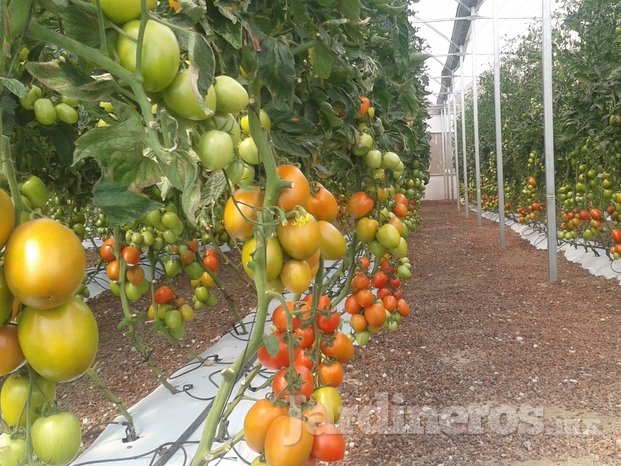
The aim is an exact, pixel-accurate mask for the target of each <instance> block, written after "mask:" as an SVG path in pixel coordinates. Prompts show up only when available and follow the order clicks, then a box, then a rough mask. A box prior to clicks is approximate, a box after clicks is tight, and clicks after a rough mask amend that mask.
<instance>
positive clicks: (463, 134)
mask: <svg viewBox="0 0 621 466" xmlns="http://www.w3.org/2000/svg"><path fill="white" fill-rule="evenodd" d="M459 68H460V70H461V150H462V152H463V156H464V158H463V161H464V163H463V167H464V199H465V203H464V210H465V211H466V218H470V207H469V199H468V164H467V163H466V105H465V103H464V46H463V45H460V46H459Z"/></svg>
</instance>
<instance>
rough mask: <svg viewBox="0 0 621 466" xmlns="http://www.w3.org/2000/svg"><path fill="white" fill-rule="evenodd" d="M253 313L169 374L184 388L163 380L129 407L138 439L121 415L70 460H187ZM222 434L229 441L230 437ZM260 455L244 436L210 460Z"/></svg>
mask: <svg viewBox="0 0 621 466" xmlns="http://www.w3.org/2000/svg"><path fill="white" fill-rule="evenodd" d="M337 266H338V263H336V262H327V261H326V264H325V274H326V276H331V275H332V274H334V272H335V271H336V270H337ZM104 275H105V271H104ZM286 297H287V296H285V298H286ZM277 305H278V303H277V302H275V301H274V302H272V305H271V308H270V314H271V312H272V311H273V309H274V308H275V307H276V306H277ZM346 316H348V315H347V314H345V315H343V317H346ZM255 317H256V314H255V312H252V313H251V314H249V315H247V316H246V317H245V318H244V319H243V322H244V324H245V326H246V330H247V331H248V333H247V334H245V335H244V334H242V333H241V328H240V326H239V325H236V326H235V327H234V328H233V329H232V330H231V331H229V332H228V333H227V334H225V335H224V336H223V337H222V338H221V339H220V340H219V341H218V342H217V343H215V344H214V345H213V346H211V347H210V348H209V349H208V350H207V351H205V352H204V353H203V354H201V357H203V358H204V359H205V360H206V363H201V362H199V361H196V362H193V363H190V364H188V365H186V366H184V367H182V368H181V369H179V370H178V371H177V372H176V373H175V374H173V375H172V376H171V377H170V378H169V382H170V383H171V384H172V385H173V386H174V387H175V388H177V389H178V390H180V393H178V394H176V395H173V394H171V393H170V392H169V391H168V389H166V388H165V387H163V386H160V387H158V388H157V389H156V390H154V391H153V392H152V393H151V394H149V395H148V396H147V397H145V398H143V399H142V400H140V401H139V402H138V403H136V404H135V405H134V406H132V407H131V408H130V409H129V410H128V411H129V413H130V414H131V416H132V418H133V421H134V428H135V432H136V436H137V437H138V438H137V439H136V440H133V441H127V440H128V430H127V425H126V423H125V418H123V417H121V416H119V417H117V418H116V419H114V421H112V422H111V423H110V425H108V426H107V427H106V429H105V430H104V431H103V432H102V433H101V435H99V437H98V438H97V439H96V440H95V441H94V442H93V444H92V445H91V446H90V447H89V448H88V449H87V450H86V451H85V452H84V453H82V454H81V455H80V456H79V457H78V458H76V459H75V460H74V462H73V463H71V464H72V466H90V465H112V466H115V465H132V466H133V465H135V466H143V465H144V466H162V465H166V466H187V465H189V464H190V463H191V461H192V458H193V456H194V454H195V453H196V451H197V448H198V442H199V441H200V436H201V434H202V431H203V427H204V421H205V417H206V416H207V413H208V411H209V409H210V407H211V403H212V400H213V398H214V397H215V395H216V392H217V390H218V387H219V384H220V381H221V375H220V372H221V371H222V370H223V369H225V368H227V367H229V366H230V365H231V364H232V363H233V361H235V359H236V358H237V357H238V356H239V355H240V354H242V352H243V351H245V348H246V343H247V341H248V338H249V335H250V334H251V333H252V331H253V330H254V323H255ZM268 325H269V322H268V324H267V325H266V329H265V330H266V331H268V332H269V331H270V330H269V328H268ZM251 367H252V361H251V364H250V365H249V366H248V367H246V368H245V371H244V373H243V374H242V377H241V380H243V378H244V377H245V374H246V373H247V372H248V371H249V370H250V369H251ZM271 374H272V372H271V371H261V373H259V375H258V376H257V377H255V379H254V380H253V382H252V386H251V388H250V389H248V390H247V391H246V392H245V395H247V396H251V397H255V398H257V399H259V398H263V397H265V395H266V394H267V393H268V392H269V387H268V388H264V389H258V387H260V386H261V385H262V384H263V383H264V382H265V381H266V380H267V379H268V378H269V376H270V375H271ZM238 389H239V382H238V383H237V384H236V385H235V388H234V389H233V391H232V394H233V395H232V397H234V396H236V394H237V393H238ZM252 404H253V402H252V401H247V400H244V401H242V402H240V403H239V405H237V407H236V408H235V409H234V411H233V413H232V414H231V416H230V417H229V418H228V419H229V425H228V428H227V434H228V436H233V435H234V434H235V433H236V432H239V431H240V430H241V429H242V428H243V421H244V417H245V415H246V412H247V411H248V409H250V407H251V406H252ZM218 440H224V441H226V438H225V439H218ZM218 445H219V443H216V444H215V446H214V447H217V446H218ZM256 456H257V454H256V453H255V452H253V451H252V450H250V449H249V448H248V447H247V445H246V444H245V442H243V441H242V442H240V443H238V444H237V445H235V447H234V448H233V449H231V450H230V452H229V453H227V454H226V455H225V457H224V458H220V459H217V460H214V461H212V462H211V463H210V465H221V466H230V465H240V464H241V465H244V464H250V463H251V462H252V460H253V459H254V458H255V457H256Z"/></svg>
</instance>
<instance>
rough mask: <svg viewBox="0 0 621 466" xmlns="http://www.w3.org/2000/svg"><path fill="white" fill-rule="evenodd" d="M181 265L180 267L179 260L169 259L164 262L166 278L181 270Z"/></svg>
mask: <svg viewBox="0 0 621 466" xmlns="http://www.w3.org/2000/svg"><path fill="white" fill-rule="evenodd" d="M181 267H182V264H181V261H180V260H178V259H177V260H174V259H169V260H168V261H167V262H166V264H164V270H165V271H166V276H167V277H168V278H173V277H174V276H176V275H177V274H178V273H179V272H180V271H181Z"/></svg>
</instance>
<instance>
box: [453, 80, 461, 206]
mask: <svg viewBox="0 0 621 466" xmlns="http://www.w3.org/2000/svg"><path fill="white" fill-rule="evenodd" d="M451 82H452V83H453V86H452V89H451V91H452V94H453V136H454V138H453V139H454V141H455V184H456V186H455V189H456V190H457V212H458V213H460V212H461V202H460V196H459V146H458V144H457V102H456V99H457V95H455V75H453V76H452V81H451Z"/></svg>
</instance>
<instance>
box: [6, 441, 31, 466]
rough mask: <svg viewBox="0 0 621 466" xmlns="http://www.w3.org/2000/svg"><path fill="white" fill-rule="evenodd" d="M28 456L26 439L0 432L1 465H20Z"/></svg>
mask: <svg viewBox="0 0 621 466" xmlns="http://www.w3.org/2000/svg"><path fill="white" fill-rule="evenodd" d="M25 458H26V441H25V440H24V439H22V438H11V434H8V433H4V434H0V465H2V466H19V465H20V464H22V462H23V460H24V459H25Z"/></svg>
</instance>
